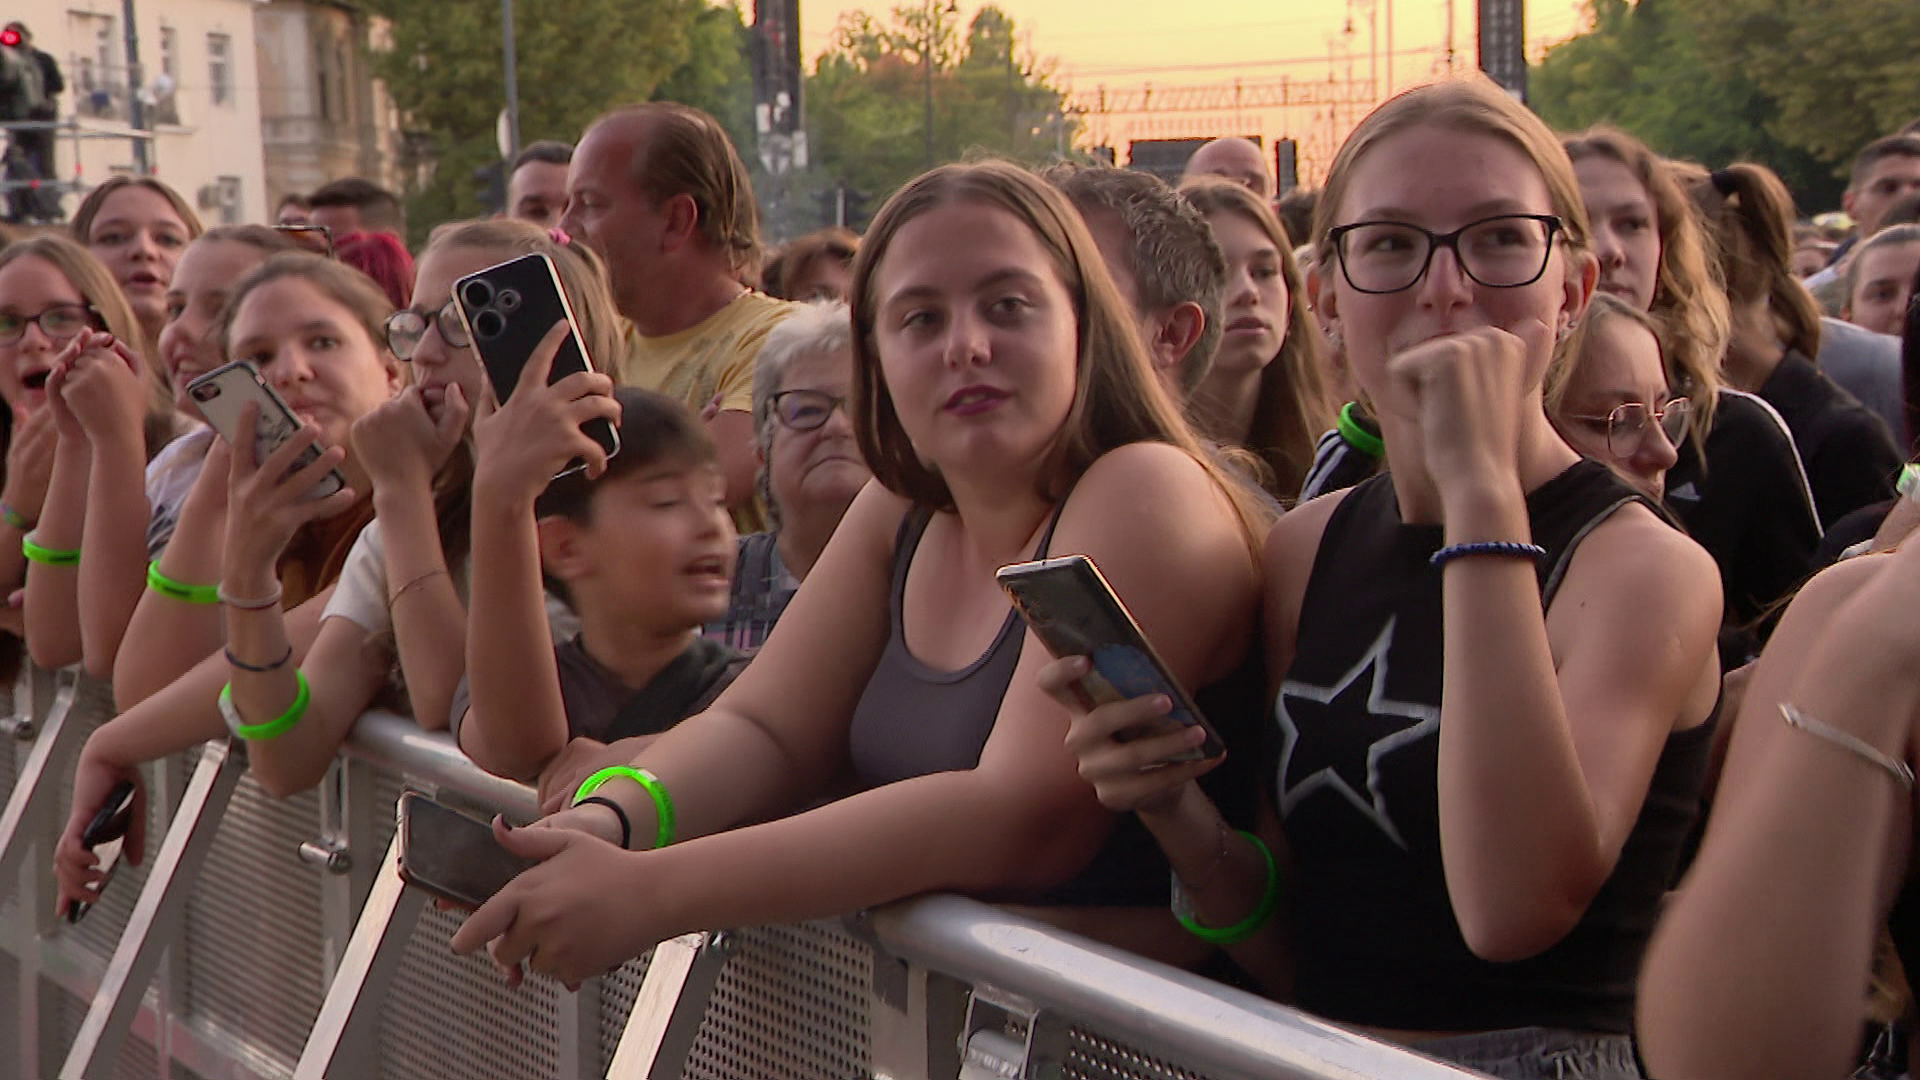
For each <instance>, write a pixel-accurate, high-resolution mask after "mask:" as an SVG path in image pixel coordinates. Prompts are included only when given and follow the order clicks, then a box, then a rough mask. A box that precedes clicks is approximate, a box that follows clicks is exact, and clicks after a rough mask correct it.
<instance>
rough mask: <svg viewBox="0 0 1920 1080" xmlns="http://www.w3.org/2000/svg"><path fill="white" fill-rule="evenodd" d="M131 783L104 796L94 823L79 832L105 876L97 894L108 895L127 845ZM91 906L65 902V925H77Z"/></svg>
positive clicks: (81, 841)
mask: <svg viewBox="0 0 1920 1080" xmlns="http://www.w3.org/2000/svg"><path fill="white" fill-rule="evenodd" d="M133 790H134V789H133V781H131V780H122V781H120V782H119V783H118V784H115V785H114V788H113V790H112V791H110V792H108V793H107V801H106V802H104V803H102V804H100V809H99V810H97V811H95V812H94V815H93V819H92V820H90V821H88V822H87V827H86V828H85V829H83V830H81V832H80V843H81V844H83V845H85V846H86V848H87V850H88V851H91V852H93V853H94V854H95V855H96V856H98V857H99V859H100V870H101V872H103V873H105V874H106V875H107V876H106V878H105V879H104V880H102V881H101V882H100V889H99V892H100V893H105V892H106V891H107V886H108V885H109V884H111V883H112V881H113V872H114V870H116V869H117V868H118V867H119V865H120V849H121V848H122V846H123V845H125V843H126V839H127V829H128V828H129V827H130V826H131V825H132V824H133ZM92 909H93V905H92V904H86V903H82V902H80V901H78V900H71V901H68V902H67V921H68V922H70V923H77V922H79V921H80V920H81V919H82V918H84V917H85V916H86V914H87V912H88V911H91V910H92Z"/></svg>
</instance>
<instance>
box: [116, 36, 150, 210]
mask: <svg viewBox="0 0 1920 1080" xmlns="http://www.w3.org/2000/svg"><path fill="white" fill-rule="evenodd" d="M133 18H134V13H133V0H120V20H121V21H122V22H124V23H126V24H127V33H126V41H127V122H128V123H129V124H131V125H132V126H133V130H134V131H135V132H136V134H135V135H134V137H133V171H134V172H136V173H139V174H140V175H142V176H147V175H151V174H152V172H153V160H152V158H150V157H149V156H148V139H147V136H146V134H145V132H146V130H147V105H146V102H144V101H142V100H140V95H141V94H142V92H143V91H142V89H141V85H140V84H141V83H142V82H143V81H144V80H142V79H141V78H140V31H139V29H138V28H137V27H136V26H135V25H134V21H133Z"/></svg>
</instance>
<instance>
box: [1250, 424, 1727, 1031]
mask: <svg viewBox="0 0 1920 1080" xmlns="http://www.w3.org/2000/svg"><path fill="white" fill-rule="evenodd" d="M1634 502H1640V503H1642V504H1645V505H1651V504H1647V503H1646V500H1645V499H1643V498H1641V497H1640V496H1639V495H1638V494H1636V493H1635V492H1634V491H1633V489H1632V488H1629V487H1628V486H1627V485H1626V484H1624V483H1622V482H1621V481H1620V480H1619V479H1617V478H1616V477H1615V476H1614V475H1613V474H1612V473H1611V472H1610V471H1608V469H1607V468H1606V467H1605V466H1603V465H1599V464H1597V463H1594V462H1591V461H1583V462H1581V463H1579V464H1577V465H1574V466H1573V467H1572V468H1569V469H1568V470H1567V471H1565V472H1563V473H1561V474H1560V475H1559V476H1556V477H1554V478H1553V479H1552V480H1549V481H1548V482H1547V483H1545V484H1543V485H1541V486H1540V487H1539V488H1538V489H1537V490H1535V491H1534V492H1533V493H1532V494H1530V495H1529V496H1527V513H1528V517H1529V519H1530V521H1531V523H1532V529H1533V542H1534V543H1536V544H1539V545H1540V546H1541V547H1544V548H1546V549H1547V558H1545V559H1544V560H1542V561H1541V564H1540V590H1541V597H1542V603H1541V606H1542V608H1545V607H1547V606H1549V605H1551V604H1552V603H1553V597H1554V593H1555V592H1556V591H1557V589H1558V587H1559V585H1560V582H1561V580H1562V578H1563V577H1564V575H1565V572H1566V567H1567V564H1568V563H1569V562H1570V561H1571V559H1572V557H1573V553H1574V551H1575V549H1576V548H1577V547H1578V545H1579V543H1580V541H1581V540H1582V539H1583V538H1584V537H1585V536H1586V535H1587V534H1588V533H1589V532H1591V531H1592V529H1593V528H1594V527H1595V526H1597V525H1599V524H1600V523H1601V522H1603V521H1605V520H1606V519H1607V518H1608V517H1609V516H1610V515H1612V514H1613V513H1614V512H1615V511H1617V510H1619V509H1620V508H1622V507H1624V506H1626V505H1628V504H1630V503H1634ZM1655 510H1656V513H1658V512H1659V511H1658V508H1655ZM1662 516H1663V517H1664V516H1665V515H1664V514H1662ZM1442 541H1443V531H1442V528H1441V527H1440V526H1437V525H1406V524H1402V523H1401V520H1400V511H1399V503H1398V501H1397V499H1396V498H1395V495H1394V489H1393V481H1392V479H1391V477H1389V476H1387V475H1381V476H1376V477H1374V478H1372V479H1370V480H1368V481H1366V482H1364V483H1362V484H1360V485H1359V486H1358V487H1356V488H1354V490H1353V491H1352V492H1351V493H1349V494H1348V495H1347V497H1346V498H1345V499H1344V500H1343V501H1342V502H1341V503H1340V505H1339V506H1337V507H1335V508H1334V511H1333V513H1332V514H1331V515H1330V516H1329V518H1328V520H1327V527H1326V532H1325V534H1324V535H1323V536H1322V537H1321V540H1320V547H1319V551H1318V552H1317V554H1316V555H1315V557H1314V562H1313V572H1312V575H1311V576H1310V578H1309V579H1308V583H1307V591H1306V595H1305V597H1304V598H1303V600H1302V603H1301V609H1300V624H1299V633H1298V635H1297V641H1298V642H1299V646H1298V649H1297V652H1296V654H1295V656H1294V660H1293V666H1292V667H1291V668H1290V669H1288V672H1287V679H1286V681H1285V682H1284V683H1283V684H1282V685H1281V687H1280V690H1279V692H1278V694H1277V696H1276V700H1275V708H1274V716H1275V720H1276V723H1277V725H1278V732H1277V735H1278V739H1279V764H1278V770H1277V773H1276V784H1275V787H1274V791H1275V793H1276V797H1277V801H1278V804H1279V806H1278V809H1279V813H1280V819H1281V822H1282V824H1283V825H1284V828H1285V834H1286V839H1287V845H1288V847H1289V848H1290V849H1291V851H1292V854H1293V867H1292V873H1290V874H1289V875H1288V879H1287V883H1288V891H1289V893H1290V896H1291V900H1292V904H1293V912H1294V920H1295V934H1294V941H1295V956H1296V977H1297V993H1298V996H1299V1005H1300V1007H1301V1008H1303V1009H1305V1010H1307V1011H1308V1012H1311V1013H1315V1014H1317V1015H1320V1016H1324V1017H1327V1018H1329V1019H1332V1020H1339V1021H1347V1022H1351V1023H1360V1024H1370V1025H1375V1026H1379V1027H1389V1028H1401V1029H1405V1030H1413V1031H1449V1032H1451V1031H1492V1030H1498V1029H1502V1028H1516V1027H1528V1026H1533V1025H1540V1026H1544V1027H1554V1028H1569V1029H1574V1030H1580V1031H1598V1032H1627V1031H1630V1030H1631V1029H1632V1021H1633V988H1634V979H1635V977H1636V975H1637V974H1638V972H1639V967H1640V956H1641V953H1642V951H1643V950H1644V949H1645V947H1646V943H1647V937H1648V935H1649V934H1650V933H1651V932H1652V930H1653V923H1654V918H1655V916H1656V915H1657V914H1658V913H1659V907H1660V899H1661V896H1662V894H1663V893H1664V892H1665V891H1666V889H1667V888H1668V887H1669V885H1670V884H1671V883H1672V879H1673V875H1674V870H1675V867H1676V865H1677V862H1678V859H1679V856H1680V847H1681V842H1682V839H1683V838H1684V837H1685V835H1686V833H1687V831H1688V828H1689V827H1690V825H1691V823H1692V822H1693V819H1694V815H1695V813H1696V812H1697V810H1698V808H1699V793H1700V786H1701V781H1702V778H1703V777H1704V775H1705V770H1706V764H1707V753H1708V750H1709V749H1710V748H1711V743H1712V729H1713V718H1709V720H1708V721H1707V722H1706V723H1703V724H1699V725H1697V726H1695V727H1691V728H1687V729H1685V730H1682V731H1679V732H1676V733H1674V734H1673V735H1671V736H1669V737H1668V739H1667V743H1666V746H1665V747H1664V748H1663V750H1662V751H1661V754H1660V760H1659V763H1658V765H1657V766H1656V767H1655V770H1654V775H1653V781H1652V784H1651V786H1650V788H1649V790H1648V793H1647V801H1646V803H1645V805H1644V806H1643V807H1642V809H1641V813H1640V817H1639V820H1638V821H1637V822H1636V823H1635V825H1634V828H1633V832H1632V834H1631V835H1630V836H1629V837H1628V839H1627V842H1626V846H1625V848H1624V849H1623V850H1622V851H1621V854H1620V860H1619V863H1618V864H1617V865H1616V866H1615V868H1614V871H1613V874H1612V876H1611V877H1609V878H1608V879H1607V881H1606V884H1605V885H1603V886H1602V887H1601V889H1600V891H1599V893H1598V894H1597V895H1596V896H1595V897H1594V899H1593V903H1592V904H1591V905H1590V906H1589V907H1588V909H1587V912H1586V914H1585V916H1584V917H1583V918H1582V919H1581V920H1580V922H1579V924H1578V925H1577V926H1575V927H1574V929H1573V930H1572V931H1571V932H1570V933H1569V934H1568V935H1567V936H1566V937H1565V938H1563V939H1561V941H1560V942H1559V943H1558V944H1556V945H1554V946H1553V947H1552V948H1550V949H1548V950H1547V951H1545V952H1543V953H1541V954H1539V955H1538V956H1535V957H1532V958H1530V959H1527V960H1523V961H1519V962H1516V963H1492V962H1489V961H1486V960H1482V959H1480V958H1479V957H1477V956H1475V955H1474V954H1473V953H1472V951H1471V950H1469V949H1468V947H1467V943H1466V941H1465V939H1464V938H1463V937H1462V936H1461V933H1460V928H1459V925H1458V923H1457V922H1456V921H1455V919H1454V915H1453V908H1452V905H1451V903H1450V902H1449V900H1448V896H1447V885H1446V877H1445V874H1444V872H1443V869H1442V866H1441V861H1440V828H1439V815H1438V810H1439V795H1438V791H1437V783H1438V767H1439V738H1438V736H1439V729H1440V687H1441V640H1442V639H1441V572H1440V570H1439V569H1437V568H1435V567H1433V566H1430V565H1428V562H1427V559H1428V557H1429V556H1431V555H1432V554H1433V553H1434V552H1435V551H1437V550H1438V549H1439V548H1440V546H1441V544H1442ZM1648 630H1649V631H1650V632H1652V631H1655V630H1657V628H1654V627H1649V628H1648ZM1484 647H1486V648H1499V643H1498V642H1488V643H1486V645H1485V646H1484ZM1715 713H1716V716H1717V713H1718V707H1717V706H1716V709H1715ZM1513 767H1514V768H1526V764H1525V763H1524V762H1520V761H1516V762H1514V765H1513Z"/></svg>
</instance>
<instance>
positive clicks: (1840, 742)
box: [1780, 701, 1913, 794]
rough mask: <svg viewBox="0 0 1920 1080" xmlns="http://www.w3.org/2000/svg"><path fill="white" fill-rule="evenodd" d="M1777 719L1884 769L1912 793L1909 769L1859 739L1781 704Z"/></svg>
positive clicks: (1785, 703)
mask: <svg viewBox="0 0 1920 1080" xmlns="http://www.w3.org/2000/svg"><path fill="white" fill-rule="evenodd" d="M1780 718H1781V719H1782V720H1785V721H1786V722H1787V726H1788V727H1791V728H1799V729H1800V730H1801V731H1804V732H1806V733H1807V734H1809V735H1818V736H1819V737H1820V738H1822V739H1825V740H1827V741H1828V742H1830V743H1832V744H1833V745H1835V746H1838V747H1840V748H1841V749H1842V750H1846V751H1847V752H1849V753H1851V754H1854V755H1855V756H1857V757H1860V758H1862V759H1864V760H1866V761H1868V762H1871V763H1872V764H1873V765H1875V766H1877V767H1879V768H1882V769H1885V770H1886V771H1887V772H1888V773H1890V774H1892V776H1893V778H1894V779H1895V780H1897V781H1899V782H1900V786H1901V787H1902V788H1904V789H1905V790H1906V791H1907V792H1908V793H1909V794H1911V793H1912V792H1913V767H1912V766H1911V765H1908V764H1907V763H1906V762H1904V761H1900V760H1897V759H1895V758H1891V757H1888V756H1887V755H1885V754H1883V753H1881V752H1880V751H1879V750H1878V749H1876V748H1875V747H1872V746H1869V745H1868V744H1867V743H1866V742H1864V741H1862V740H1861V739H1859V738H1856V737H1855V736H1853V735H1849V734H1848V733H1846V732H1844V731H1841V730H1840V729H1839V728H1837V727H1834V726H1833V725H1831V724H1823V723H1821V722H1820V721H1818V720H1815V719H1814V718H1813V717H1811V716H1808V715H1807V714H1806V713H1803V712H1801V711H1800V710H1799V709H1797V708H1795V707H1794V706H1793V705H1791V704H1789V703H1787V702H1785V701H1783V702H1781V703H1780Z"/></svg>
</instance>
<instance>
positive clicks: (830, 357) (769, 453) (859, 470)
mask: <svg viewBox="0 0 1920 1080" xmlns="http://www.w3.org/2000/svg"><path fill="white" fill-rule="evenodd" d="M852 387H853V322H852V319H851V318H850V317H849V316H848V313H847V305H846V304H845V303H842V302H833V303H821V304H807V305H804V306H801V307H798V308H796V309H795V312H794V314H793V315H791V316H790V317H788V318H787V319H786V320H785V321H784V322H781V323H780V324H779V325H777V326H775V327H774V328H773V329H772V330H771V331H769V332H768V333H767V340H766V344H765V345H764V346H762V347H761V350H760V358H759V360H758V362H757V364H756V366H755V368H754V372H753V422H754V435H755V442H756V450H757V454H756V456H757V458H758V460H759V465H760V473H759V488H760V497H761V499H762V500H763V501H764V502H765V503H766V505H767V516H768V518H769V520H770V521H771V528H770V529H769V531H767V532H761V533H753V534H751V535H747V536H742V537H740V541H739V558H738V560H737V561H736V562H735V564H734V572H733V595H732V598H731V601H730V603H729V604H728V607H727V615H726V618H724V619H723V620H721V621H720V622H717V623H710V624H708V626H707V628H706V635H707V636H708V637H710V638H715V639H717V640H720V641H723V642H725V643H726V644H728V645H731V646H733V647H734V648H736V649H739V650H742V651H747V650H751V649H757V648H759V647H760V645H761V643H762V642H764V641H766V639H767V634H768V633H770V632H771V631H772V630H773V624H774V623H775V622H776V621H778V620H779V618H780V613H781V612H783V611H785V610H786V607H787V601H788V600H791V599H792V598H793V594H794V592H795V591H796V590H798V589H799V588H800V582H801V581H803V580H805V579H806V576H807V573H808V572H809V571H811V570H812V569H813V564H814V563H815V562H817V561H818V560H819V558H820V553H821V552H822V551H824V550H825V549H826V546H827V541H828V539H830V538H831V537H832V536H833V530H834V529H835V528H837V527H839V525H840V519H841V518H842V517H843V516H845V515H846V512H847V507H849V506H851V505H853V499H854V496H856V495H858V494H860V489H861V488H863V487H865V486H866V484H867V481H869V480H871V479H873V473H872V472H871V471H870V470H869V469H868V468H867V464H866V461H865V460H864V459H862V458H861V456H860V445H859V443H858V442H856V441H855V439H854V435H853V421H852V419H851V418H850V417H849V416H848V414H847V398H848V396H849V395H850V394H851V393H852Z"/></svg>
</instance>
